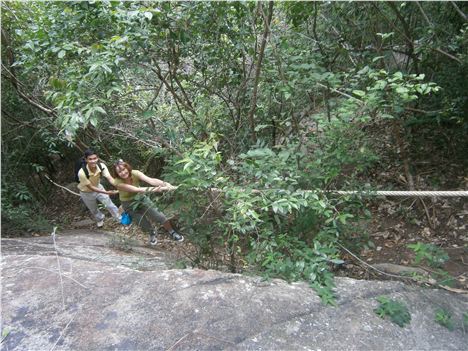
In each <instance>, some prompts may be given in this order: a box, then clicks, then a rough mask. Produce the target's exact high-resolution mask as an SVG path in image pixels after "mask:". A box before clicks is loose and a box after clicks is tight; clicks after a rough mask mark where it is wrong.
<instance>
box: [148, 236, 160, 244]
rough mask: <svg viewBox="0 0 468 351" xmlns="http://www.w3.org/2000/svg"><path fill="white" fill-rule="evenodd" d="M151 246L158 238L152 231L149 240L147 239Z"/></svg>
mask: <svg viewBox="0 0 468 351" xmlns="http://www.w3.org/2000/svg"><path fill="white" fill-rule="evenodd" d="M149 243H150V245H151V246H154V245H156V244H157V243H158V238H157V237H156V233H152V234H151V235H150V241H149Z"/></svg>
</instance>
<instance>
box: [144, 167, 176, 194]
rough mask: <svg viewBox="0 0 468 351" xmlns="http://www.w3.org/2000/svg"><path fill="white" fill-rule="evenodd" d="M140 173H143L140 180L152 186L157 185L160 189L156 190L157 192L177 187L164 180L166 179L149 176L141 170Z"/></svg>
mask: <svg viewBox="0 0 468 351" xmlns="http://www.w3.org/2000/svg"><path fill="white" fill-rule="evenodd" d="M140 173H141V174H140V180H142V181H144V182H145V183H148V184H149V185H152V186H155V187H158V188H159V190H154V191H156V192H160V191H165V190H173V189H175V188H176V187H175V186H173V185H171V184H170V183H168V182H164V181H162V180H160V179H157V178H151V177H148V176H147V175H146V174H144V173H143V172H140Z"/></svg>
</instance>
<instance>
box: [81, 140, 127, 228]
mask: <svg viewBox="0 0 468 351" xmlns="http://www.w3.org/2000/svg"><path fill="white" fill-rule="evenodd" d="M84 160H85V161H86V165H85V166H83V167H82V168H81V169H80V170H79V171H78V179H79V184H78V189H80V196H81V199H82V200H83V202H84V203H85V205H86V207H88V209H89V210H90V211H91V213H92V214H93V216H94V218H95V219H96V222H97V226H98V228H101V227H102V226H103V225H104V217H105V216H104V214H103V213H102V212H101V211H100V210H99V209H98V204H97V202H98V201H99V202H101V203H102V204H104V206H106V208H107V210H108V211H109V212H110V214H111V215H112V217H114V219H115V220H116V221H119V222H120V214H119V210H118V208H117V206H115V205H114V203H113V202H112V200H111V199H110V197H109V195H114V194H117V193H118V192H119V191H118V190H111V191H107V190H106V189H104V187H103V186H102V185H101V183H100V180H101V175H102V176H104V177H105V178H107V180H108V181H109V183H111V184H114V178H113V177H112V176H111V175H110V173H109V170H108V169H107V167H106V165H105V164H103V163H102V162H99V157H98V155H97V154H96V153H95V152H94V151H93V150H91V149H88V150H86V151H85V153H84ZM98 163H99V164H98Z"/></svg>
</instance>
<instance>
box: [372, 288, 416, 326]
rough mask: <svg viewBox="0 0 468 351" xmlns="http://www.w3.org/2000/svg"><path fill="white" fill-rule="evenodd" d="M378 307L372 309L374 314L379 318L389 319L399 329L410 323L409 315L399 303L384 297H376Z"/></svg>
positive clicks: (405, 308) (406, 309)
mask: <svg viewBox="0 0 468 351" xmlns="http://www.w3.org/2000/svg"><path fill="white" fill-rule="evenodd" d="M377 301H378V302H379V306H378V307H377V308H376V309H374V312H375V313H376V314H377V315H378V316H379V317H380V318H386V317H388V318H390V320H391V321H392V322H393V323H395V324H396V325H398V326H400V327H402V328H403V327H404V326H405V325H406V324H409V323H410V321H411V314H410V313H409V311H408V308H407V307H406V306H405V305H404V304H403V303H402V302H400V301H397V300H392V299H390V298H388V297H386V296H379V297H377Z"/></svg>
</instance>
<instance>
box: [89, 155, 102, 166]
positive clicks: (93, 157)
mask: <svg viewBox="0 0 468 351" xmlns="http://www.w3.org/2000/svg"><path fill="white" fill-rule="evenodd" d="M98 159H99V158H98V156H97V155H94V154H93V155H89V156H88V157H86V163H87V164H88V166H91V167H95V166H96V164H97V162H98Z"/></svg>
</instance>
